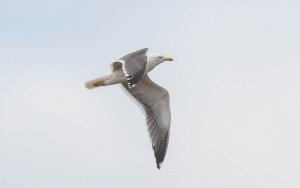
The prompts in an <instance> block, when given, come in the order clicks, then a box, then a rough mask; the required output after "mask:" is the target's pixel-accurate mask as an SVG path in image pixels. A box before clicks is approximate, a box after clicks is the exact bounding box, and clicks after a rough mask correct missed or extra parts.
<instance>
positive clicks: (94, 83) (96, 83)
mask: <svg viewBox="0 0 300 188" xmlns="http://www.w3.org/2000/svg"><path fill="white" fill-rule="evenodd" d="M107 78H108V76H107V75H106V76H102V77H100V78H96V79H94V80H90V81H87V82H85V87H86V88H87V89H94V88H96V87H100V86H106V83H105V81H106V80H107Z"/></svg>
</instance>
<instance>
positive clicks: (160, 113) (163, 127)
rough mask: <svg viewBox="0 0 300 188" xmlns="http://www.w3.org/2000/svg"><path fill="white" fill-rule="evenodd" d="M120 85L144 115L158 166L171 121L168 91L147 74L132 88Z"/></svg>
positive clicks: (162, 159) (161, 160)
mask: <svg viewBox="0 0 300 188" xmlns="http://www.w3.org/2000/svg"><path fill="white" fill-rule="evenodd" d="M122 86H123V88H124V89H125V91H126V93H128V94H129V95H130V96H131V97H132V98H133V99H134V100H135V101H136V102H137V103H138V105H139V106H140V107H141V108H142V110H143V111H144V113H145V115H146V123H147V128H148V132H149V136H150V139H151V143H152V148H153V150H154V155H155V158H156V164H157V168H160V165H161V163H162V162H163V161H164V158H165V155H166V151H167V147H168V142H169V133H170V123H171V111H170V101H169V93H168V91H167V90H166V89H164V88H162V87H161V86H159V85H157V84H156V83H154V82H153V81H152V80H150V78H149V77H148V75H147V74H145V75H144V76H143V77H142V79H141V80H140V81H139V82H138V83H137V84H136V86H135V87H134V88H131V89H130V88H129V87H128V86H127V85H126V84H122Z"/></svg>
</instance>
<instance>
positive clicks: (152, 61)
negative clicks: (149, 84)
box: [147, 54, 173, 72]
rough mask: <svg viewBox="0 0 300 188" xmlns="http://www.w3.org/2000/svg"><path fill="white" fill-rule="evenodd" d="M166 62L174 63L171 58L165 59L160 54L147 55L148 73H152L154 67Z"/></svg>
mask: <svg viewBox="0 0 300 188" xmlns="http://www.w3.org/2000/svg"><path fill="white" fill-rule="evenodd" d="M164 61H173V59H172V58H170V57H165V56H163V55H160V54H148V55H147V72H149V71H151V70H152V69H153V68H154V67H156V66H157V65H159V64H161V63H162V62H164Z"/></svg>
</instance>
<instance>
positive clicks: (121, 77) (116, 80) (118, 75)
mask: <svg viewBox="0 0 300 188" xmlns="http://www.w3.org/2000/svg"><path fill="white" fill-rule="evenodd" d="M120 83H127V79H126V76H125V74H124V73H123V71H114V72H112V73H111V74H110V76H109V78H108V79H107V80H106V85H113V84H120Z"/></svg>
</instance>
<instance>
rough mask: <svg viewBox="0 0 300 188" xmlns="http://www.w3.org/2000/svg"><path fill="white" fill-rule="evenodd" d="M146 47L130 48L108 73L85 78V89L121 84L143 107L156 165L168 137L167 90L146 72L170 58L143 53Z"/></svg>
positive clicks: (163, 155)
mask: <svg viewBox="0 0 300 188" xmlns="http://www.w3.org/2000/svg"><path fill="white" fill-rule="evenodd" d="M147 50H148V49H141V50H138V51H135V52H132V53H130V54H128V55H126V56H124V57H122V58H120V59H119V60H117V61H115V62H113V63H112V64H111V69H112V72H111V73H110V74H108V75H105V76H102V77H100V78H97V79H94V80H91V81H88V82H86V87H87V88H88V89H92V88H96V87H99V86H108V85H114V84H120V85H121V86H122V88H123V89H124V91H125V92H126V93H127V94H128V95H129V96H130V97H131V98H133V99H134V101H135V102H137V103H138V105H139V106H140V107H141V108H142V109H143V111H144V113H145V116H146V123H147V127H148V131H149V135H150V139H151V142H152V147H153V150H154V154H155V157H156V163H157V167H158V168H160V164H161V163H162V162H163V160H164V157H165V154H166V151H167V146H168V140H169V132H170V123H171V111H170V102H169V93H168V91H167V90H166V89H164V88H162V87H161V86H159V85H157V84H156V83H154V82H153V81H152V80H151V79H150V78H149V77H148V75H147V73H148V72H150V71H151V70H153V69H154V67H156V66H157V65H158V64H160V63H162V62H164V61H172V58H165V57H163V56H161V55H157V54H148V55H146V52H147Z"/></svg>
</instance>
